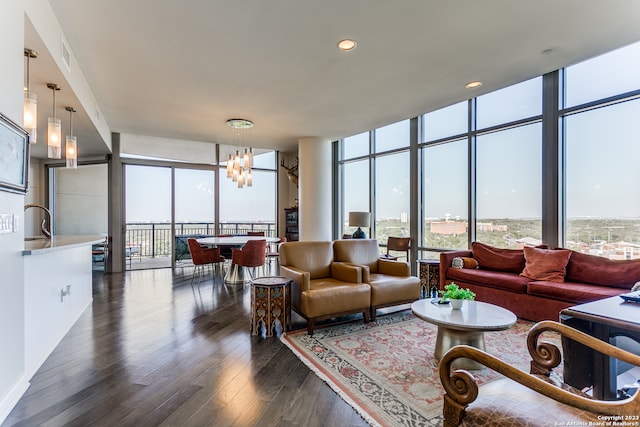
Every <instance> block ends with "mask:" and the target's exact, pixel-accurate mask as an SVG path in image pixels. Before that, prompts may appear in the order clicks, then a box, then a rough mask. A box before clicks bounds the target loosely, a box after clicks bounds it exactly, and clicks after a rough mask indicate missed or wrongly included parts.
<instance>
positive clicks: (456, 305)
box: [440, 282, 476, 310]
mask: <svg viewBox="0 0 640 427" xmlns="http://www.w3.org/2000/svg"><path fill="white" fill-rule="evenodd" d="M440 295H441V296H442V298H441V299H440V302H441V303H444V302H446V301H447V300H449V301H451V308H453V309H454V310H459V309H460V308H461V307H462V302H463V301H464V300H473V299H475V297H476V294H475V293H473V292H472V291H471V290H470V289H469V288H466V289H462V288H461V287H459V286H458V285H456V284H455V283H454V282H451V283H449V284H448V285H446V286H445V287H444V291H440Z"/></svg>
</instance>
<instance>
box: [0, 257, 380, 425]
mask: <svg viewBox="0 0 640 427" xmlns="http://www.w3.org/2000/svg"><path fill="white" fill-rule="evenodd" d="M190 278H191V269H190V268H184V269H180V268H179V269H176V270H175V271H172V270H170V269H158V270H140V271H130V272H126V273H123V274H107V275H104V274H102V273H100V272H95V273H94V281H93V282H94V283H93V292H94V295H93V304H92V306H91V307H89V308H88V309H87V311H86V312H85V313H84V314H83V315H82V317H81V318H80V320H79V321H78V322H77V323H76V324H75V325H74V326H73V328H72V329H71V331H70V332H69V333H68V334H67V335H66V336H65V337H64V339H63V340H62V342H61V343H60V344H59V345H58V346H57V348H56V349H55V351H54V352H53V353H52V354H51V356H50V357H49V358H48V359H47V360H46V362H45V363H44V364H43V366H42V367H41V368H40V370H39V371H38V372H37V373H36V375H35V376H34V377H33V379H32V381H31V386H30V387H29V389H28V390H27V392H26V393H25V395H24V396H23V397H22V399H21V400H20V401H19V402H18V404H17V406H16V407H15V408H14V410H13V411H12V412H11V414H10V415H9V417H8V418H7V419H6V420H5V422H4V423H3V424H2V427H8V426H29V427H31V426H47V427H49V426H90V425H95V426H119V427H124V426H145V427H146V426H167V427H169V426H305V427H306V426H332V427H333V426H366V425H367V424H366V423H365V422H364V420H363V419H362V418H361V417H360V416H359V415H358V414H357V413H356V412H355V411H354V410H353V409H352V408H351V407H350V406H349V405H347V404H346V403H344V401H343V400H342V399H341V398H340V397H338V396H337V395H336V393H334V392H333V391H332V390H331V389H330V388H329V386H327V385H326V384H325V383H324V382H322V380H320V379H319V378H318V377H317V376H316V375H315V374H314V373H313V372H311V371H310V370H309V369H308V368H307V367H306V366H305V365H304V364H303V363H302V362H300V361H299V360H298V358H297V357H296V356H295V355H294V354H293V353H292V352H291V351H290V350H289V349H288V348H287V347H285V346H284V345H283V344H282V343H281V342H280V340H279V339H278V338H276V337H273V338H266V339H262V338H260V337H257V336H253V335H250V333H249V319H250V294H249V292H248V286H245V288H244V289H243V288H241V287H231V286H225V285H224V284H223V283H222V281H221V280H220V279H219V278H218V279H216V280H215V281H214V280H212V277H211V274H209V276H208V280H207V281H206V282H203V284H202V286H201V290H200V292H197V291H196V292H194V291H192V289H191V286H190V285H189V281H190ZM212 290H213V291H212ZM42 321H43V322H46V321H47V319H42ZM296 323H297V325H295V326H296V327H304V323H303V322H301V319H300V318H299V317H296Z"/></svg>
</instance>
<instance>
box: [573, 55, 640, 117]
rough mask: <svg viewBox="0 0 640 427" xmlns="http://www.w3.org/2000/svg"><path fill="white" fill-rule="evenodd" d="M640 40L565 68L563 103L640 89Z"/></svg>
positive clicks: (594, 98)
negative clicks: (564, 97) (639, 74)
mask: <svg viewBox="0 0 640 427" xmlns="http://www.w3.org/2000/svg"><path fill="white" fill-rule="evenodd" d="M638 70H640V43H635V44H632V45H629V46H627V47H623V48H622V49H618V50H614V51H613V52H609V53H607V54H604V55H601V56H598V57H596V58H593V59H590V60H588V61H584V62H581V63H579V64H576V65H572V66H571V67H567V68H566V83H565V84H566V96H567V98H566V106H567V107H572V106H575V105H580V104H584V103H585V102H590V101H595V100H597V99H602V98H607V97H609V96H613V95H617V94H620V93H625V92H629V91H632V90H636V89H640V78H639V77H638Z"/></svg>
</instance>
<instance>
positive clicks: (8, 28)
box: [0, 0, 28, 422]
mask: <svg viewBox="0 0 640 427" xmlns="http://www.w3.org/2000/svg"><path fill="white" fill-rule="evenodd" d="M23 40H24V11H23V7H22V1H20V0H3V1H0V58H2V67H0V94H2V96H0V112H2V113H3V114H4V115H6V116H8V117H9V118H10V119H11V120H13V121H14V122H16V123H22V88H23V87H24V74H23V73H24V53H23V51H24V42H23ZM24 199H25V198H24V196H23V195H20V194H13V193H8V192H5V191H0V213H8V214H14V215H17V216H18V217H19V221H20V224H19V225H20V227H19V229H18V232H15V233H10V234H0V295H2V297H1V298H0V348H1V349H2V350H0V422H2V420H3V419H4V418H6V416H7V415H8V413H9V411H10V410H11V408H12V407H13V405H14V404H15V403H16V402H17V400H18V399H19V398H20V396H21V395H22V393H24V391H25V389H26V387H27V385H28V384H27V380H26V379H25V378H24V373H25V365H24V359H25V354H24V291H23V283H24V268H23V257H22V250H23V248H24V231H23V230H24V224H23V219H24V215H23V207H24Z"/></svg>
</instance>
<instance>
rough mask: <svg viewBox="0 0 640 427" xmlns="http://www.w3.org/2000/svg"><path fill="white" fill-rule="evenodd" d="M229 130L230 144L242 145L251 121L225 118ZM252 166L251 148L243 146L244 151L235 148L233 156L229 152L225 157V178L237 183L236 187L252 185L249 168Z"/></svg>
mask: <svg viewBox="0 0 640 427" xmlns="http://www.w3.org/2000/svg"><path fill="white" fill-rule="evenodd" d="M227 126H229V129H230V132H231V138H230V139H231V141H230V145H231V146H236V147H238V146H242V145H244V143H245V142H247V140H248V139H249V138H248V136H249V130H250V129H251V128H252V127H253V122H252V121H251V120H246V119H229V120H227ZM252 167H253V148H245V149H244V153H242V152H240V150H236V154H235V156H233V155H231V154H229V157H228V159H227V178H231V181H232V182H237V183H238V188H242V187H244V186H245V185H246V186H247V187H251V186H253V175H252V174H251V168H252Z"/></svg>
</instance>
